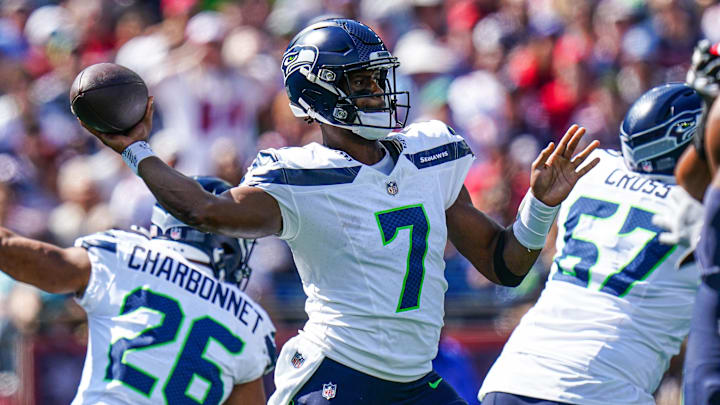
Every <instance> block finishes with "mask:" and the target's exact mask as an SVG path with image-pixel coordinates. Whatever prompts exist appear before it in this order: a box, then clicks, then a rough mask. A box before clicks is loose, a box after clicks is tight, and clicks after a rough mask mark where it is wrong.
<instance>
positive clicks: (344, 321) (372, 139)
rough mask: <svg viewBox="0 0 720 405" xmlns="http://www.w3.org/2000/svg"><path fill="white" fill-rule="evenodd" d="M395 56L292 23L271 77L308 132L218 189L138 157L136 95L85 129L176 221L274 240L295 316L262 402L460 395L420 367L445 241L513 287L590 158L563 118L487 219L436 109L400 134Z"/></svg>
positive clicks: (334, 32) (422, 404)
mask: <svg viewBox="0 0 720 405" xmlns="http://www.w3.org/2000/svg"><path fill="white" fill-rule="evenodd" d="M398 65H399V62H398V61H397V59H396V58H394V57H393V56H392V55H391V54H390V52H389V51H388V50H387V49H386V48H385V45H384V43H383V42H382V40H381V39H380V38H379V37H378V36H377V34H375V32H374V31H372V30H371V29H370V28H369V27H367V26H366V25H364V24H362V23H359V22H357V21H354V20H348V19H329V20H324V21H321V22H318V23H316V24H313V25H311V26H309V27H307V28H305V29H304V30H302V31H301V32H300V33H298V34H297V35H296V37H295V38H294V39H293V40H292V41H291V43H290V45H289V46H288V49H287V50H286V52H285V54H284V56H283V61H282V67H283V72H284V74H285V88H286V90H287V93H288V96H289V98H290V102H291V104H290V106H291V109H292V111H293V112H294V113H295V115H297V116H299V117H304V118H306V119H308V120H311V121H312V120H315V121H318V122H319V123H320V129H321V131H322V134H323V144H322V145H319V144H311V145H307V146H305V147H303V148H288V149H280V150H269V151H263V152H261V153H260V154H259V155H258V157H257V159H256V161H255V162H254V164H253V165H252V167H251V168H250V170H249V172H248V174H247V175H246V178H245V179H244V181H243V182H242V184H240V185H239V186H238V187H235V188H233V189H232V190H230V191H229V192H228V193H227V194H226V195H224V196H221V197H216V196H212V195H208V194H207V193H203V192H202V190H199V189H198V188H197V187H196V186H195V185H193V184H192V182H190V181H188V179H187V178H186V177H184V176H183V175H181V174H180V173H178V172H176V171H174V170H172V169H171V168H169V167H167V166H166V165H165V164H163V163H162V161H160V160H159V159H157V158H156V157H153V156H152V154H151V152H150V151H149V150H148V149H147V147H146V144H145V143H144V141H145V139H147V134H148V131H149V127H150V118H151V116H152V102H150V103H148V112H147V114H146V117H145V118H144V119H143V121H142V122H141V123H140V124H138V125H137V126H136V127H135V128H133V129H132V130H131V131H130V132H129V133H128V134H127V135H126V136H118V135H108V134H102V133H97V132H93V134H94V135H95V136H97V137H98V138H99V139H101V140H102V141H103V142H105V143H106V144H107V145H108V146H110V147H111V148H113V149H114V150H115V151H116V152H119V153H122V154H123V156H124V157H125V161H126V163H127V164H128V165H130V166H131V167H132V168H133V169H135V170H136V172H137V173H138V174H139V176H140V177H141V178H142V179H143V180H144V181H145V183H146V184H147V185H148V188H149V189H150V191H152V192H153V194H154V195H155V196H156V197H157V198H158V201H160V202H161V203H162V204H163V206H165V207H168V209H171V210H172V212H173V215H176V216H177V217H178V218H180V219H182V220H183V221H185V222H186V223H189V224H192V225H193V226H197V227H199V228H201V229H207V230H212V231H218V232H222V233H225V234H228V235H233V236H238V237H260V236H267V235H272V234H277V235H279V236H280V237H281V238H283V239H285V240H286V241H287V242H288V244H289V245H290V247H291V249H292V253H293V256H294V258H295V263H296V265H297V268H298V270H299V272H300V276H301V278H302V282H303V288H304V290H305V293H306V294H307V296H308V299H307V302H306V305H305V309H306V311H307V313H308V316H309V320H308V322H307V324H306V325H305V328H304V329H303V330H302V331H301V333H300V335H299V336H297V337H295V338H293V339H291V340H290V341H289V342H287V343H286V344H285V345H284V346H283V349H282V352H281V354H280V356H279V360H278V366H277V369H276V372H275V385H276V388H277V389H276V391H275V393H273V395H272V396H271V398H270V401H269V402H270V403H271V404H277V405H286V404H288V403H295V404H321V403H322V404H324V403H328V401H332V402H330V403H334V404H359V403H362V404H383V405H387V404H399V403H403V404H408V403H412V404H414V405H431V404H432V405H460V404H466V402H465V401H464V400H463V399H462V398H460V397H459V395H458V394H457V393H456V392H455V390H454V389H453V388H452V387H451V386H450V385H449V384H448V383H447V382H446V381H444V380H443V379H442V377H441V376H439V375H438V374H437V373H436V372H434V371H432V365H431V360H432V359H433V357H435V354H436V353H437V346H438V339H439V337H440V329H441V328H442V325H443V314H444V311H443V301H444V293H445V290H446V289H447V282H446V281H445V278H444V274H443V273H444V262H443V251H444V249H445V246H446V243H447V241H448V240H450V241H452V242H453V244H455V246H456V247H457V248H458V251H460V252H461V253H462V254H463V255H464V256H465V257H467V258H468V259H469V260H470V261H471V262H472V263H473V265H474V266H475V267H476V268H477V269H478V270H479V271H481V272H482V273H483V274H484V275H485V276H486V277H488V279H490V280H491V281H493V282H496V283H499V284H503V285H510V286H515V285H518V284H519V283H520V281H522V279H523V277H524V276H525V274H527V272H528V270H529V269H530V267H531V266H532V264H533V263H534V262H535V260H536V259H537V257H538V255H539V252H540V249H541V248H542V246H543V245H544V240H545V236H546V234H547V231H548V230H549V228H550V225H551V223H552V218H554V216H555V212H556V208H554V206H556V205H558V204H559V203H560V202H561V201H562V200H563V199H564V198H565V197H566V196H567V194H568V193H569V192H570V190H571V189H572V187H573V186H574V184H575V182H576V181H577V179H579V178H580V177H582V176H583V175H584V174H585V173H587V172H588V171H589V170H590V169H591V168H592V167H594V166H595V165H596V164H597V160H593V161H592V162H590V163H588V164H587V165H586V167H585V168H583V169H580V168H579V167H580V165H581V164H582V163H583V162H584V161H585V159H586V158H587V156H588V155H589V154H590V153H591V152H592V150H593V149H594V148H595V147H597V143H596V142H595V143H592V144H591V145H590V146H588V147H587V148H585V149H584V150H582V151H581V152H580V153H578V154H577V155H575V153H574V151H575V149H576V147H577V145H578V143H579V142H580V139H581V138H582V135H583V134H584V129H581V128H579V127H578V126H572V127H571V128H570V129H569V130H568V132H567V133H566V134H565V136H563V138H562V140H561V141H560V142H559V143H558V145H557V147H555V145H554V144H551V145H548V147H547V148H545V149H544V150H543V152H542V153H541V154H540V156H538V158H537V160H536V161H535V162H534V163H533V171H532V174H531V188H532V193H529V197H528V201H529V203H528V204H526V206H525V208H524V211H523V212H522V213H521V215H520V217H519V219H518V220H517V221H516V222H515V224H513V226H512V227H511V228H507V229H503V228H502V227H501V226H500V225H499V224H497V223H496V222H494V221H493V220H491V219H490V218H488V217H487V216H486V215H484V214H483V213H482V212H480V211H478V210H477V209H475V208H474V207H473V205H472V202H471V201H470V196H469V193H468V191H467V190H466V189H465V188H464V187H463V185H462V184H463V181H464V178H465V175H466V173H467V170H468V168H469V167H470V164H471V162H472V160H473V158H474V156H473V154H472V153H471V151H470V150H469V149H468V147H467V145H466V144H465V142H464V141H463V140H462V138H461V137H459V136H457V135H455V134H454V133H453V131H452V130H451V129H450V128H449V127H447V125H445V124H443V123H441V122H439V121H431V122H428V123H421V124H414V125H410V126H408V127H407V128H405V129H404V130H402V131H400V130H401V129H402V126H403V125H402V124H401V123H400V122H399V121H401V120H399V119H398V109H399V107H400V106H401V102H402V98H403V96H407V93H406V92H397V91H395V86H394V70H395V68H396V67H397V66H398ZM398 131H400V132H398ZM225 197H227V198H225Z"/></svg>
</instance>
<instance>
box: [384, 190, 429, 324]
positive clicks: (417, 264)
mask: <svg viewBox="0 0 720 405" xmlns="http://www.w3.org/2000/svg"><path fill="white" fill-rule="evenodd" d="M375 219H376V220H377V224H378V227H379V228H380V235H381V236H382V242H383V246H387V245H388V244H390V243H392V242H393V241H394V240H395V238H396V237H397V236H398V232H399V231H400V230H402V229H407V230H409V233H410V234H409V237H410V251H409V252H408V255H407V266H406V268H405V279H404V280H403V286H402V292H401V293H400V299H399V300H398V306H397V310H396V311H395V312H404V311H410V310H413V309H418V308H420V292H422V285H423V281H424V279H425V256H426V255H427V249H428V235H430V223H429V222H428V219H427V213H425V208H424V207H423V206H422V204H417V205H408V206H405V207H399V208H393V209H391V210H387V211H380V212H376V213H375Z"/></svg>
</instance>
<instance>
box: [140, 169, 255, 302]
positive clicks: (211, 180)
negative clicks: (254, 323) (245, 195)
mask: <svg viewBox="0 0 720 405" xmlns="http://www.w3.org/2000/svg"><path fill="white" fill-rule="evenodd" d="M193 179H194V180H195V181H197V182H198V183H200V185H201V186H202V188H203V189H204V190H205V191H207V192H209V193H212V194H216V195H219V194H222V193H223V192H225V191H226V190H229V189H231V188H232V186H231V185H230V184H229V183H227V182H225V181H224V180H222V179H219V178H217V177H211V176H196V177H193ZM151 222H152V226H151V227H150V236H151V237H152V238H153V239H160V240H166V241H170V242H177V243H172V244H168V246H169V247H170V248H172V249H174V250H176V251H178V252H179V253H181V254H182V255H183V256H185V257H186V258H187V259H189V260H191V261H195V262H200V263H203V264H207V265H208V266H210V267H211V268H212V270H213V273H214V274H215V277H216V278H217V279H218V280H221V281H227V282H231V283H236V284H238V285H239V286H240V287H241V288H243V289H244V288H245V287H246V285H247V282H248V280H249V279H250V274H251V273H252V270H251V269H250V267H249V265H248V261H249V260H250V255H251V254H252V251H253V248H254V246H255V240H254V239H238V238H232V237H229V236H225V235H219V234H215V233H207V232H203V231H200V230H198V229H196V228H193V227H191V226H188V225H186V224H185V223H183V222H181V221H180V220H179V219H177V218H175V217H174V216H172V215H171V214H170V213H169V212H168V211H166V210H165V209H164V208H163V207H161V206H160V205H159V204H155V206H154V207H153V212H152V218H151Z"/></svg>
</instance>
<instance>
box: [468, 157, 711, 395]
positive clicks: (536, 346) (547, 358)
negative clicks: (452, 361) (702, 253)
mask: <svg viewBox="0 0 720 405" xmlns="http://www.w3.org/2000/svg"><path fill="white" fill-rule="evenodd" d="M596 156H597V157H600V159H601V160H600V164H599V165H598V166H597V167H595V168H594V169H593V170H591V171H590V172H589V173H588V174H587V175H585V177H583V178H582V179H580V181H578V183H577V184H576V185H575V188H574V189H573V191H572V192H571V193H570V195H569V196H568V198H567V199H566V200H565V202H563V203H562V207H561V209H560V212H559V213H558V217H557V224H558V236H557V242H556V246H557V253H556V255H555V257H554V259H553V265H552V270H551V273H550V275H549V276H548V281H547V285H546V287H545V289H544V291H543V292H542V294H541V296H540V299H539V300H538V302H537V303H536V304H535V306H534V307H533V308H532V309H530V311H529V312H528V313H527V314H526V315H525V316H524V317H523V318H522V320H521V322H520V324H519V325H518V327H517V328H516V329H515V331H514V332H513V333H512V336H511V337H510V339H509V341H508V342H507V344H506V345H505V348H504V349H503V352H502V354H501V355H500V357H499V358H498V359H497V360H496V362H495V364H494V365H493V366H492V368H491V370H490V372H489V373H488V375H487V377H486V378H485V381H484V382H483V386H482V388H481V389H480V393H479V394H478V398H479V399H482V398H483V397H484V396H485V394H486V393H488V392H493V391H497V392H507V393H512V394H518V395H525V396H529V397H535V398H541V399H546V400H553V401H560V402H568V403H573V404H580V405H607V404H654V400H653V393H654V392H655V390H656V388H657V386H658V384H659V383H660V380H661V378H662V376H663V373H664V372H665V370H666V369H667V368H668V363H669V361H670V358H671V357H672V356H673V355H675V354H677V353H678V351H679V349H680V345H681V343H682V341H683V339H684V338H685V336H686V335H687V333H688V330H689V328H690V317H691V312H692V306H693V303H694V299H695V291H696V289H697V286H698V269H697V267H696V266H695V265H688V266H683V267H682V268H681V269H679V270H678V269H677V268H675V263H676V262H677V260H678V258H679V257H680V256H681V255H682V253H683V252H682V250H683V249H681V248H678V247H677V246H668V245H663V244H661V243H659V242H658V234H659V233H661V232H663V231H662V230H661V229H660V228H659V227H657V226H656V225H653V224H652V221H651V219H652V216H653V214H654V213H658V212H661V211H663V210H673V207H672V206H670V205H669V201H668V200H669V199H668V198H667V197H668V195H669V194H670V193H673V192H675V189H676V187H678V186H675V185H668V184H665V183H662V182H660V181H657V180H653V179H651V178H650V177H648V176H644V175H641V174H639V173H636V172H632V171H629V170H628V169H627V168H626V166H625V163H624V161H623V158H622V156H621V155H620V153H619V152H616V151H612V150H597V151H595V152H593V154H592V155H590V157H588V161H591V160H592V159H593V158H594V157H596Z"/></svg>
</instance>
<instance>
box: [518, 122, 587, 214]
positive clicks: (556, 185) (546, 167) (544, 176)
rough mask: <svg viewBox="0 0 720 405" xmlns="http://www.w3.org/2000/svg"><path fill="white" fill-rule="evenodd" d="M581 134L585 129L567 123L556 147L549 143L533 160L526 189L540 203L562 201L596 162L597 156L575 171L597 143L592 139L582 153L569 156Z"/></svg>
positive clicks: (549, 203)
mask: <svg viewBox="0 0 720 405" xmlns="http://www.w3.org/2000/svg"><path fill="white" fill-rule="evenodd" d="M584 134H585V128H583V127H580V126H578V125H573V126H571V127H570V128H569V129H568V130H567V132H565V135H563V137H562V139H561V140H560V143H558V145H557V148H556V147H555V144H554V143H553V142H550V144H549V145H548V146H547V147H546V148H545V149H543V150H542V151H541V152H540V155H539V156H538V157H537V159H535V161H534V162H533V164H532V167H531V172H530V188H531V189H532V192H533V195H534V196H535V198H537V199H538V200H540V201H542V202H543V203H544V204H546V205H549V206H556V205H558V204H560V203H561V202H563V200H565V198H566V197H567V196H568V194H570V191H571V190H572V189H573V187H575V183H577V181H578V180H579V179H580V178H581V177H582V176H584V175H585V174H586V173H587V172H589V171H590V170H591V169H592V168H593V167H595V166H596V165H597V164H598V163H599V162H600V159H599V158H595V159H593V161H592V162H590V163H588V164H587V165H585V166H584V167H583V168H582V169H580V170H578V168H579V167H580V166H581V165H582V164H583V162H584V161H585V159H586V158H587V157H588V156H589V155H590V152H592V151H593V150H595V148H597V147H598V145H600V143H599V142H598V141H593V142H591V143H590V145H588V146H587V147H586V148H585V149H583V151H582V152H580V153H578V154H577V155H575V156H573V153H575V148H577V146H578V144H579V143H580V140H581V139H582V137H583V135H584Z"/></svg>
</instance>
